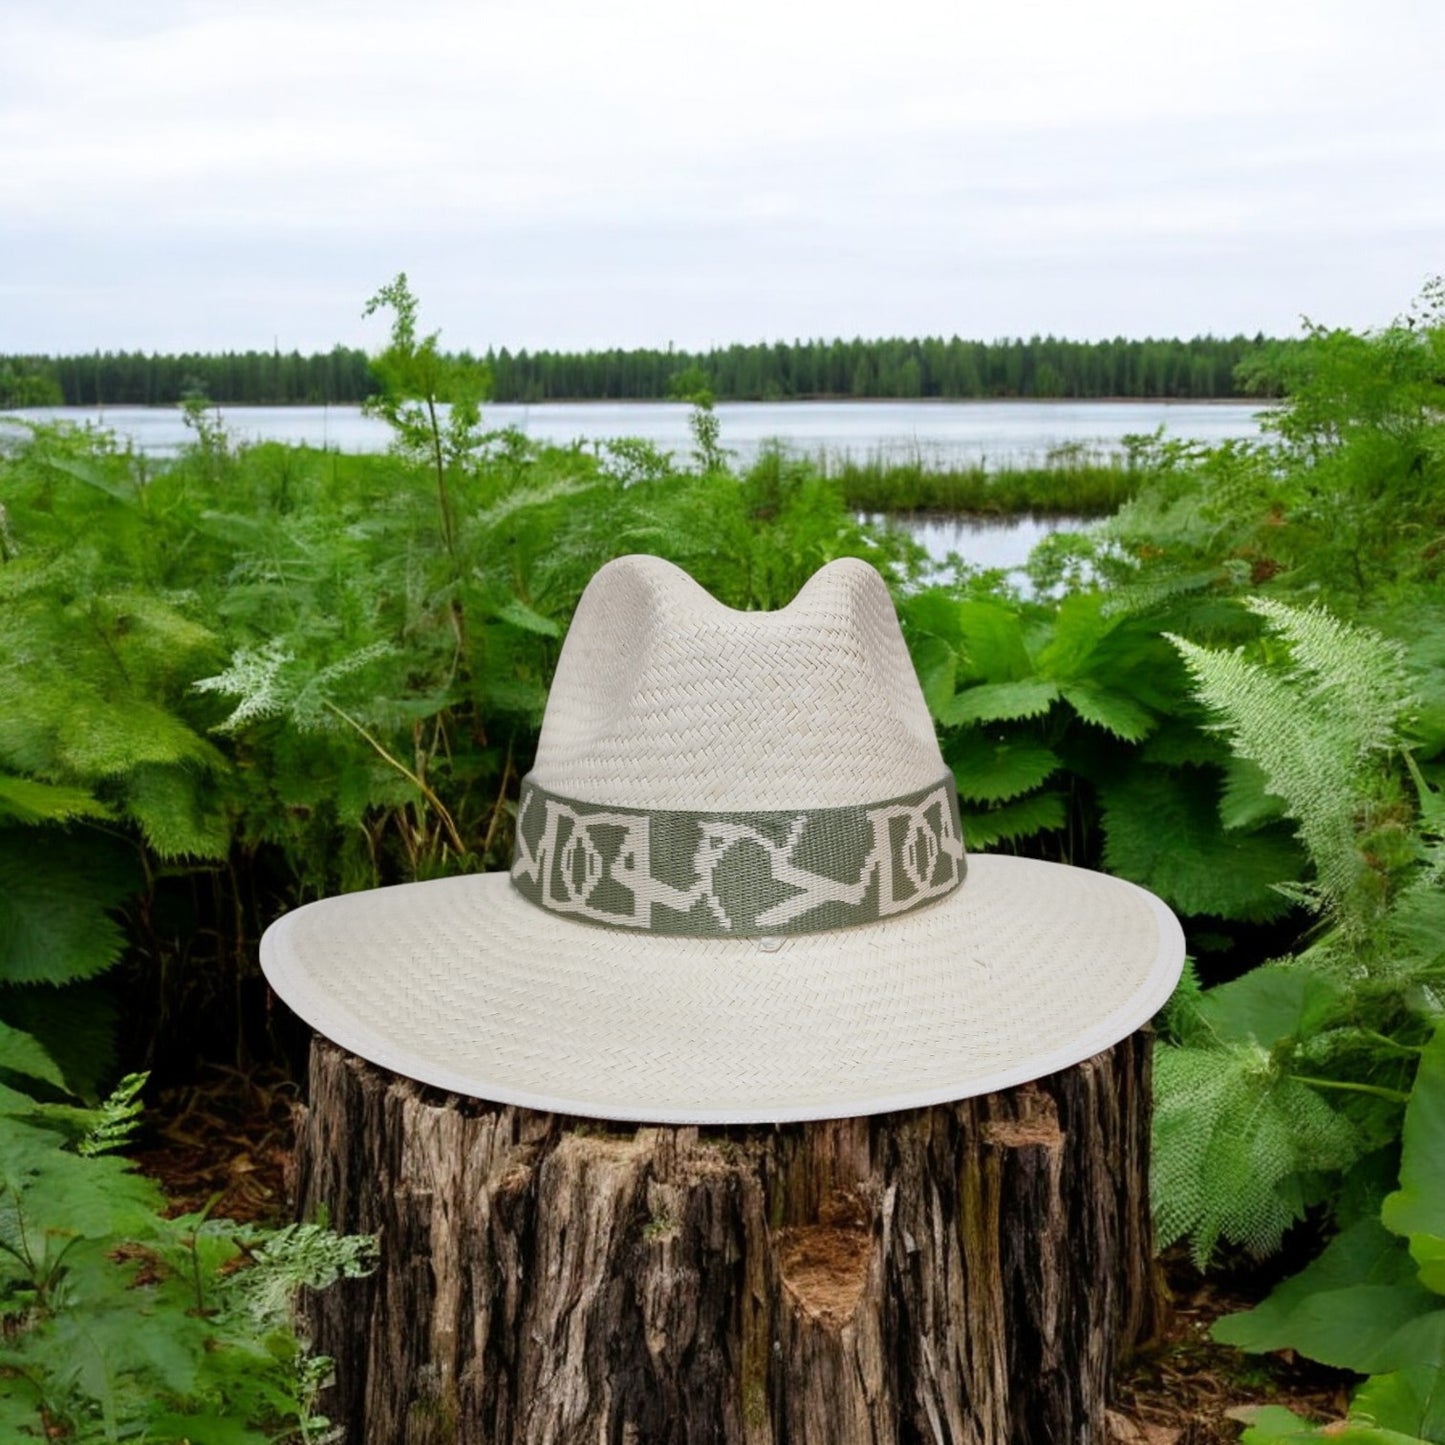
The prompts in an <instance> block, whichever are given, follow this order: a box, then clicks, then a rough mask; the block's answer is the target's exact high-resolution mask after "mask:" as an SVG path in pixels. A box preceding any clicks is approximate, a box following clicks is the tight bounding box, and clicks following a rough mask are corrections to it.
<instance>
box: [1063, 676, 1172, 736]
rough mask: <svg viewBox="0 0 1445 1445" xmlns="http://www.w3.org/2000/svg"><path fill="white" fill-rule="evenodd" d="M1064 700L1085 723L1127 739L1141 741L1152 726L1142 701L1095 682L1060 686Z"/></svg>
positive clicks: (1151, 729) (1152, 723) (1151, 716)
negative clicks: (1111, 690) (1112, 690)
mask: <svg viewBox="0 0 1445 1445" xmlns="http://www.w3.org/2000/svg"><path fill="white" fill-rule="evenodd" d="M1059 690H1060V692H1062V693H1063V696H1064V701H1065V702H1067V703H1068V704H1069V706H1070V707H1072V708H1073V709H1074V711H1075V712H1076V713H1078V715H1079V716H1080V717H1081V718H1083V720H1084V721H1085V722H1087V723H1093V724H1094V725H1095V726H1096V727H1101V728H1103V729H1104V730H1105V731H1106V732H1111V733H1113V734H1114V736H1115V737H1116V738H1123V740H1124V741H1125V742H1127V743H1137V742H1141V741H1142V740H1143V739H1144V738H1146V737H1148V736H1149V734H1150V733H1151V732H1152V731H1153V730H1154V724H1155V718H1154V714H1153V713H1152V712H1150V711H1149V709H1148V708H1146V707H1145V706H1144V705H1143V703H1141V702H1137V701H1135V700H1134V699H1133V698H1131V697H1126V696H1125V695H1124V694H1122V693H1117V692H1110V691H1109V690H1108V689H1106V688H1104V687H1102V686H1100V685H1099V684H1097V683H1091V682H1070V683H1065V684H1064V685H1063V686H1062V687H1061V688H1060V689H1059Z"/></svg>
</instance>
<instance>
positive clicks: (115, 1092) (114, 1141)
mask: <svg viewBox="0 0 1445 1445" xmlns="http://www.w3.org/2000/svg"><path fill="white" fill-rule="evenodd" d="M149 1078H150V1075H149V1074H148V1073H147V1074H127V1075H126V1076H125V1078H123V1079H122V1080H121V1081H120V1083H118V1084H117V1085H116V1086H115V1088H114V1089H112V1090H111V1091H110V1094H109V1096H108V1097H107V1098H105V1099H103V1100H102V1101H101V1104H100V1107H99V1108H98V1109H97V1110H96V1111H95V1113H96V1119H95V1123H94V1124H92V1125H91V1126H90V1128H89V1129H88V1130H86V1133H85V1136H84V1138H82V1139H81V1140H80V1142H79V1143H78V1144H77V1145H76V1146H75V1152H76V1153H77V1154H80V1155H83V1156H84V1157H85V1158H87V1159H91V1158H94V1157H95V1156H96V1155H97V1154H111V1153H114V1151H115V1150H117V1149H123V1148H124V1147H125V1146H126V1145H127V1144H128V1143H130V1140H131V1137H132V1136H133V1135H134V1134H135V1131H136V1129H137V1127H138V1126H139V1124H140V1117H141V1115H142V1114H143V1113H145V1105H144V1104H142V1103H141V1102H140V1091H141V1090H142V1089H143V1088H145V1086H146V1080H147V1079H149Z"/></svg>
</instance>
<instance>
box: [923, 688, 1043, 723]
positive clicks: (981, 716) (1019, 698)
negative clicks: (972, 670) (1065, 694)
mask: <svg viewBox="0 0 1445 1445" xmlns="http://www.w3.org/2000/svg"><path fill="white" fill-rule="evenodd" d="M1058 695H1059V689H1058V686H1057V684H1055V683H1052V682H1048V681H1046V680H1045V679H1044V678H1041V677H1027V678H1023V679H1021V680H1020V681H1018V682H992V683H988V682H986V683H982V684H980V685H979V686H978V687H970V688H966V689H964V690H963V691H962V692H959V693H957V694H955V696H954V699H953V701H952V702H951V703H949V704H948V705H947V706H946V707H945V708H944V709H943V713H942V716H941V718H940V721H942V722H944V723H947V724H950V725H953V726H956V725H957V724H959V723H972V722H1009V721H1013V720H1015V719H1018V718H1030V717H1040V716H1042V715H1043V714H1044V713H1046V712H1048V710H1049V708H1050V706H1052V704H1053V701H1054V699H1055V698H1056V697H1058Z"/></svg>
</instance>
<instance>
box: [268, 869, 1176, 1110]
mask: <svg viewBox="0 0 1445 1445" xmlns="http://www.w3.org/2000/svg"><path fill="white" fill-rule="evenodd" d="M1183 951H1184V949H1183V939H1182V936H1181V935H1180V933H1179V928H1178V924H1177V923H1175V922H1174V919H1173V916H1172V915H1171V914H1170V913H1169V912H1168V910H1167V909H1165V908H1164V907H1163V905H1162V904H1160V903H1158V902H1157V901H1156V900H1155V899H1153V898H1152V897H1150V895H1149V894H1147V893H1145V892H1143V890H1141V889H1138V888H1135V887H1134V886H1133V885H1132V884H1129V883H1123V882H1120V881H1119V880H1117V879H1112V878H1108V877H1105V876H1104V875H1102V874H1098V873H1090V872H1087V871H1086V870H1084V869H1078V868H1066V867H1062V866H1060V865H1058V864H1049V863H1038V862H1034V861H1031V860H1028V859H1020V858H1003V857H993V856H988V855H985V856H978V855H975V856H974V857H973V858H972V859H971V861H970V864H969V872H968V878H967V880H966V882H965V883H964V885H963V887H962V888H960V889H958V890H957V892H955V893H952V894H950V895H949V896H948V898H946V899H944V900H943V901H942V902H940V903H938V904H937V905H935V906H934V907H931V908H923V909H919V910H918V911H917V912H915V913H909V914H904V915H903V916H902V917H900V918H898V919H896V920H892V921H889V922H885V923H878V924H870V925H868V926H866V927H864V928H859V929H841V930H838V931H836V932H831V933H818V934H811V935H804V936H798V937H792V938H787V939H784V940H782V941H781V944H780V945H779V946H778V947H777V948H776V950H774V951H768V945H767V944H763V943H760V942H759V940H757V939H704V938H669V937H660V936H657V935H654V934H640V935H639V934H633V933H621V932H619V931H617V930H614V929H609V928H599V927H597V926H595V925H592V924H587V923H573V922H570V921H568V920H565V919H558V918H556V917H554V916H553V915H551V914H548V913H545V912H543V911H542V910H541V909H540V908H537V907H536V906H535V905H534V904H531V903H529V902H528V901H527V900H526V899H525V898H522V897H521V896H520V895H519V894H518V893H517V892H516V890H515V889H514V888H513V887H512V886H511V882H510V880H509V879H508V878H506V877H505V876H503V875H501V874H486V875H483V876H480V877H472V878H452V879H439V880H437V881H435V882H431V883H413V884H406V885H403V886H401V887H398V888H385V889H380V890H376V891H373V892H368V893H357V894H351V895H348V896H346V897H342V898H332V899H326V900H324V901H322V902H320V903H312V904H309V905H307V906H306V907H305V908H302V909H299V910H297V911H296V912H295V913H292V914H288V915H287V916H286V917H285V918H283V919H282V920H281V922H280V923H278V924H277V925H276V926H275V927H274V928H273V929H272V930H271V931H270V932H269V933H268V934H267V938H266V944H265V949H264V957H263V962H264V964H265V966H266V971H267V974H268V976H269V977H270V978H271V980H272V982H273V984H274V985H275V987H276V990H277V992H278V993H280V994H281V996H282V997H283V998H284V999H286V1001H287V1002H288V1003H289V1004H290V1005H291V1007H292V1008H293V1009H295V1010H296V1012H297V1013H298V1014H300V1015H301V1017H302V1018H303V1019H305V1020H306V1021H307V1022H308V1023H310V1024H312V1025H313V1026H314V1027H316V1028H317V1029H319V1030H320V1031H321V1032H322V1033H324V1034H326V1035H327V1036H328V1037H329V1038H332V1039H334V1040H335V1041H336V1042H337V1043H339V1044H341V1045H342V1046H343V1047H345V1048H348V1049H350V1050H352V1052H354V1053H358V1054H360V1055H362V1056H363V1057H364V1058H368V1059H371V1060H372V1061H374V1062H375V1063H379V1064H382V1065H383V1066H385V1067H387V1068H390V1069H394V1070H395V1071H396V1072H398V1073H401V1074H406V1075H408V1076H410V1077H411V1078H415V1079H420V1080H422V1081H423V1082H424V1083H429V1084H435V1085H437V1086H438V1087H440V1088H443V1089H452V1090H455V1091H457V1092H458V1093H464V1094H474V1095H477V1096H478V1097H481V1098H486V1099H492V1100H496V1101H498V1102H501V1103H510V1104H521V1105H524V1106H527V1107H530V1108H537V1109H554V1110H557V1111H559V1112H563V1113H569V1114H585V1115H592V1116H596V1117H600V1118H611V1119H627V1120H636V1121H639V1122H646V1121H653V1122H661V1123H750V1122H782V1121H785V1120H790V1119H815V1118H839V1117H845V1116H851V1115H857V1114H873V1113H882V1112H885V1111H887V1110H890V1109H901V1108H908V1107H912V1106H914V1105H920V1104H929V1103H941V1102H943V1101H945V1100H948V1099H959V1098H966V1097H968V1096H969V1095H972V1094H979V1093H986V1092H988V1091H989V1090H990V1089H1000V1088H1005V1087H1007V1086H1008V1085H1010V1084H1016V1083H1020V1082H1022V1081H1023V1080H1025V1079H1031V1078H1038V1077H1040V1076H1041V1075H1043V1074H1048V1073H1052V1072H1054V1071H1055V1070H1056V1069H1061V1068H1066V1067H1067V1066H1068V1065H1070V1064H1074V1063H1077V1062H1078V1061H1079V1060H1080V1059H1085V1058H1088V1057H1089V1056H1090V1055H1092V1054H1095V1053H1097V1052H1099V1050H1100V1049H1103V1048H1106V1047H1108V1045H1109V1044H1111V1043H1115V1042H1117V1041H1118V1040H1119V1039H1121V1038H1123V1037H1124V1036H1125V1035H1126V1034H1129V1033H1131V1032H1132V1031H1133V1030H1134V1029H1135V1028H1137V1027H1138V1026H1139V1025H1140V1024H1142V1023H1143V1022H1144V1021H1145V1020H1146V1019H1148V1018H1149V1017H1150V1016H1151V1015H1152V1014H1153V1013H1154V1012H1155V1011H1156V1010H1157V1009H1158V1008H1159V1007H1160V1005H1161V1004H1162V1003H1163V1002H1164V1000H1165V999H1166V998H1167V997H1168V996H1169V992H1170V990H1171V989H1172V988H1173V986H1174V983H1175V981H1176V979H1177V978H1178V975H1179V964H1180V960H1181V959H1182V957H1183Z"/></svg>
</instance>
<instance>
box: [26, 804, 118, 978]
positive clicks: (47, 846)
mask: <svg viewBox="0 0 1445 1445" xmlns="http://www.w3.org/2000/svg"><path fill="white" fill-rule="evenodd" d="M140 882H141V879H140V876H139V870H138V868H137V867H136V865H135V862H134V860H133V858H132V857H130V856H129V854H128V853H127V851H126V850H125V849H124V847H123V846H122V845H120V844H118V843H117V842H116V841H115V840H113V839H111V838H108V837H105V836H103V835H99V834H93V835H89V836H84V837H82V836H72V835H69V834H66V833H62V832H60V831H58V830H56V829H30V828H0V898H3V899H4V900H5V905H6V906H5V908H4V909H3V910H0V983H67V982H69V981H70V980H72V979H79V978H90V977H92V976H93V975H95V974H97V973H100V972H101V971H102V970H104V969H107V968H109V967H110V966H111V964H112V963H114V962H115V960H116V959H117V958H118V957H119V956H120V950H121V945H122V941H123V940H122V935H121V931H120V929H119V928H118V927H117V925H116V923H115V920H114V919H113V918H111V916H110V912H109V910H110V909H112V908H114V907H116V906H117V905H118V904H119V903H120V902H121V901H122V900H123V899H124V898H126V897H127V896H128V895H129V894H130V893H132V892H134V890H135V889H136V888H137V887H138V886H139V884H140Z"/></svg>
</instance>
